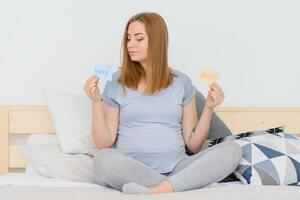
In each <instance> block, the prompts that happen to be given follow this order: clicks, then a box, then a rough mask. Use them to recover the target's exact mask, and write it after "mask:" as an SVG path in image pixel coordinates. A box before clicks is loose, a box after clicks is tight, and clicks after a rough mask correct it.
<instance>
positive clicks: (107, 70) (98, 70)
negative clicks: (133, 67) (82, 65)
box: [93, 64, 112, 81]
mask: <svg viewBox="0 0 300 200" xmlns="http://www.w3.org/2000/svg"><path fill="white" fill-rule="evenodd" d="M93 68H94V73H95V75H96V76H97V77H98V78H100V80H108V81H111V80H112V70H111V65H106V64H97V65H94V66H93Z"/></svg>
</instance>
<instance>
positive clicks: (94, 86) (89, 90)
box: [83, 75, 101, 102]
mask: <svg viewBox="0 0 300 200" xmlns="http://www.w3.org/2000/svg"><path fill="white" fill-rule="evenodd" d="M98 82H99V78H98V77H97V76H95V75H93V76H91V77H90V78H89V79H88V80H87V81H86V82H85V84H84V87H83V89H84V92H85V94H86V95H87V96H88V97H90V99H91V100H92V101H93V102H98V101H100V100H101V98H100V90H99V87H98Z"/></svg>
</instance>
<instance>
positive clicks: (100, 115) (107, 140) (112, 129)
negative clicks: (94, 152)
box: [92, 101, 119, 149]
mask: <svg viewBox="0 0 300 200" xmlns="http://www.w3.org/2000/svg"><path fill="white" fill-rule="evenodd" d="M118 121H119V108H113V107H110V106H107V105H106V104H105V103H104V102H103V101H97V102H92V136H93V140H94V143H95V145H96V146H97V148H98V149H103V148H109V147H111V146H112V145H113V144H114V143H115V140H116V137H117V130H118Z"/></svg>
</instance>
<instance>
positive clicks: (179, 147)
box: [101, 69, 196, 173]
mask: <svg viewBox="0 0 300 200" xmlns="http://www.w3.org/2000/svg"><path fill="white" fill-rule="evenodd" d="M172 72H173V74H175V75H177V77H176V76H174V79H173V82H172V83H171V84H170V85H169V86H168V87H167V88H164V89H162V90H160V91H159V92H158V93H155V94H154V95H144V94H142V93H140V92H137V91H136V90H134V89H131V88H129V87H125V88H126V96H124V94H123V89H122V86H121V84H120V83H119V82H118V78H119V76H120V74H121V69H118V70H117V71H116V72H114V73H113V75H112V81H107V82H106V85H105V88H104V91H103V93H102V95H101V96H102V98H103V101H104V102H105V103H106V104H107V105H109V106H112V107H118V108H119V109H120V115H119V127H118V135H117V140H116V143H115V145H116V149H118V150H120V151H123V152H126V153H127V154H128V155H129V156H131V157H132V158H134V159H136V160H138V161H141V162H142V163H144V164H146V165H148V166H150V167H151V168H153V169H154V170H156V171H158V172H159V173H168V172H171V171H172V170H173V169H174V167H175V166H176V165H177V164H178V162H179V161H180V160H181V159H183V158H185V157H187V156H188V155H187V154H186V153H185V143H184V140H183V135H182V126H181V122H182V107H183V106H185V105H187V104H188V103H189V102H190V101H191V99H192V98H193V96H194V95H195V93H196V87H195V86H193V84H192V82H191V80H190V78H189V77H188V76H187V75H186V74H184V73H182V72H180V71H178V70H174V69H172Z"/></svg>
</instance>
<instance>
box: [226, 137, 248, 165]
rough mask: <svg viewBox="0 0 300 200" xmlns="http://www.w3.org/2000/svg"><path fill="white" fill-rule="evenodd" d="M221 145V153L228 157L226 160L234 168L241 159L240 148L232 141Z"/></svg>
mask: <svg viewBox="0 0 300 200" xmlns="http://www.w3.org/2000/svg"><path fill="white" fill-rule="evenodd" d="M222 144H223V148H222V151H223V153H224V154H225V155H227V156H228V159H229V160H230V162H231V163H232V164H233V165H234V166H233V167H234V168H236V167H237V166H238V164H239V163H240V161H241V159H242V155H243V149H242V147H241V146H240V145H239V144H238V143H236V142H233V141H225V142H223V143H222Z"/></svg>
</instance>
